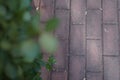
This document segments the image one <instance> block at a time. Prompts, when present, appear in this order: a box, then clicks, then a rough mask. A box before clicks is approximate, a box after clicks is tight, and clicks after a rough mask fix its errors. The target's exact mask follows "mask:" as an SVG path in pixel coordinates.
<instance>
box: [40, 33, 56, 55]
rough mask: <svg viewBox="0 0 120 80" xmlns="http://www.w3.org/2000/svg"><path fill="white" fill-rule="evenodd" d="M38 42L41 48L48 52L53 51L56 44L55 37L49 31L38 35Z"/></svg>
mask: <svg viewBox="0 0 120 80" xmlns="http://www.w3.org/2000/svg"><path fill="white" fill-rule="evenodd" d="M39 43H40V45H41V48H42V49H43V50H45V51H46V52H48V53H54V52H55V51H56V49H57V44H58V42H57V39H56V38H55V37H53V35H51V34H49V33H43V34H42V35H41V36H40V37H39Z"/></svg>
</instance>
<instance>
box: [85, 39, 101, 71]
mask: <svg viewBox="0 0 120 80" xmlns="http://www.w3.org/2000/svg"><path fill="white" fill-rule="evenodd" d="M87 71H91V72H100V71H102V46H101V40H87Z"/></svg>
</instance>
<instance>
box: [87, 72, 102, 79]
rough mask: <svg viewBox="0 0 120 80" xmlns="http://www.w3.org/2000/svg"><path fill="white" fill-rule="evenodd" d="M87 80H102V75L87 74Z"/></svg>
mask: <svg viewBox="0 0 120 80" xmlns="http://www.w3.org/2000/svg"><path fill="white" fill-rule="evenodd" d="M87 80H103V74H102V73H92V72H88V73H87Z"/></svg>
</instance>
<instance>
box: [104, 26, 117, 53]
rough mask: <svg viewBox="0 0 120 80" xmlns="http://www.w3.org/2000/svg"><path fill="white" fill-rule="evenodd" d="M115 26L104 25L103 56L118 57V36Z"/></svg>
mask: <svg viewBox="0 0 120 80" xmlns="http://www.w3.org/2000/svg"><path fill="white" fill-rule="evenodd" d="M118 34H119V33H118V26H117V25H104V32H103V35H104V36H103V37H104V38H103V43H104V55H119V41H118V40H119V35H118Z"/></svg>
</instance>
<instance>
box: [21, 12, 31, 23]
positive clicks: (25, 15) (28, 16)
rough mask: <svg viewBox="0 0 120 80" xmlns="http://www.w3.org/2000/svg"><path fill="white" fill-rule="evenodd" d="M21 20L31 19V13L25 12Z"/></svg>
mask: <svg viewBox="0 0 120 80" xmlns="http://www.w3.org/2000/svg"><path fill="white" fill-rule="evenodd" d="M23 20H24V21H30V20H31V15H30V13H29V12H25V13H24V15H23Z"/></svg>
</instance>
